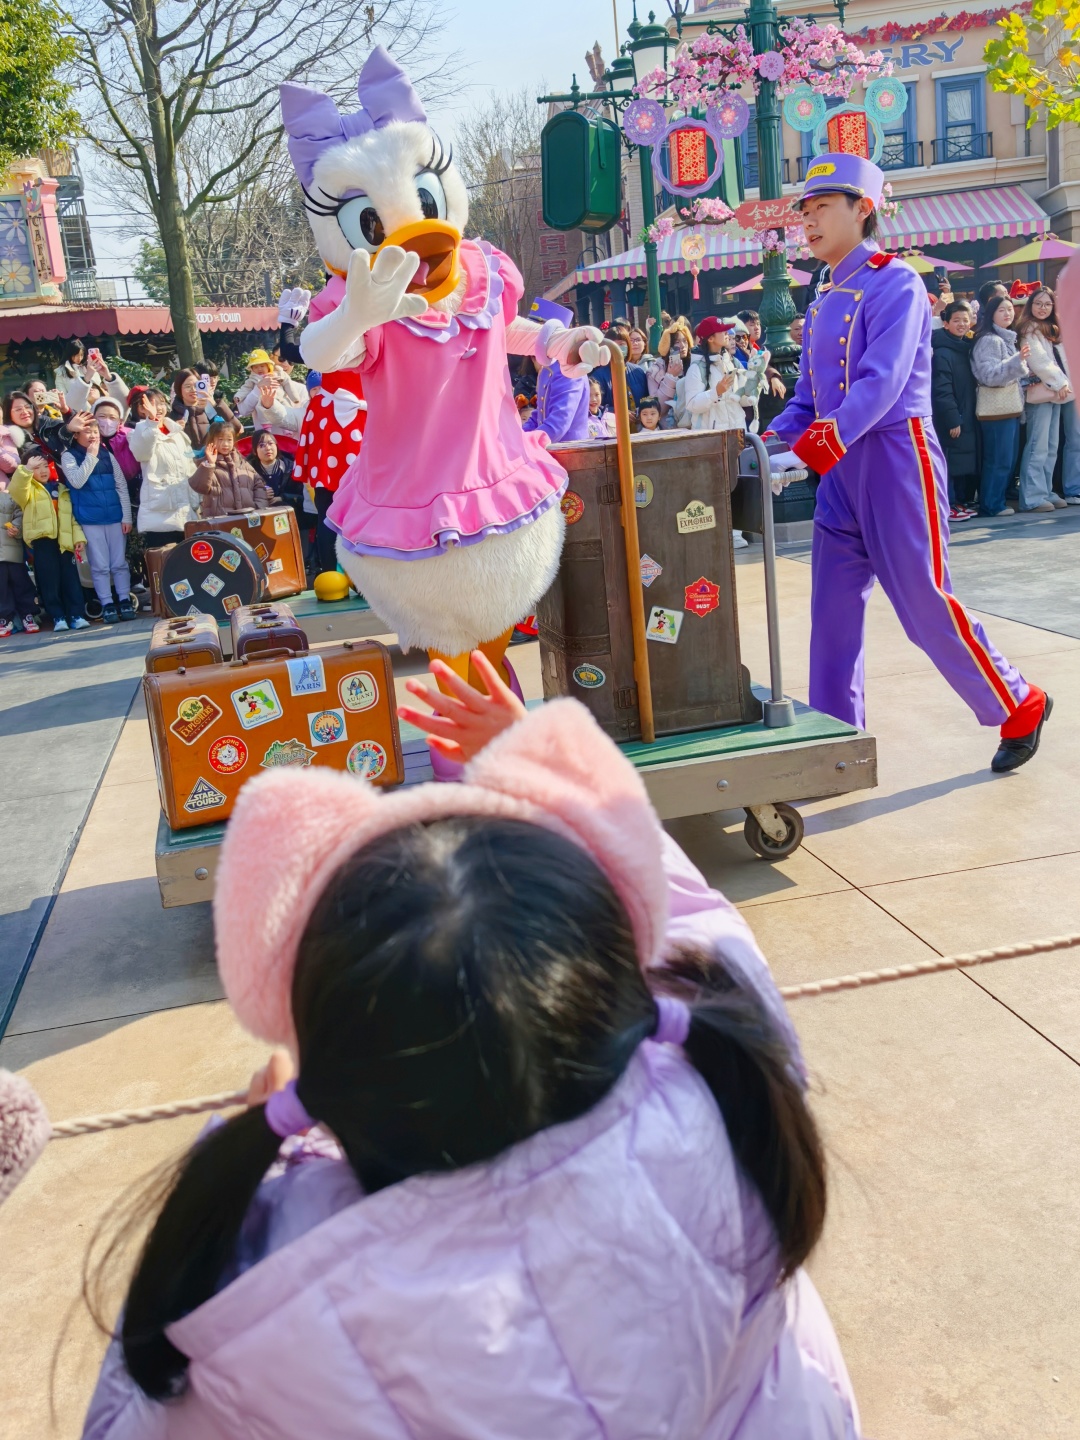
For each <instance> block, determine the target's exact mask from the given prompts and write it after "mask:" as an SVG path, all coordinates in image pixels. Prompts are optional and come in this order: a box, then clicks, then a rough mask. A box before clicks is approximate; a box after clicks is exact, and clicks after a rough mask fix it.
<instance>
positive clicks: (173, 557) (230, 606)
mask: <svg viewBox="0 0 1080 1440" xmlns="http://www.w3.org/2000/svg"><path fill="white" fill-rule="evenodd" d="M265 594H266V568H265V566H264V565H263V563H262V561H261V560H260V559H259V557H258V555H256V553H255V551H254V549H253V548H252V547H251V546H250V545H249V544H248V543H247V541H246V540H241V539H239V537H238V536H236V535H232V534H230V533H229V532H228V531H222V530H204V531H203V532H202V533H201V534H199V535H189V536H188V537H187V539H186V540H181V541H179V543H178V544H177V545H175V546H174V547H173V549H172V550H171V551H170V552H169V554H168V555H167V556H166V557H165V562H164V564H163V565H162V568H161V597H162V599H163V600H164V601H165V605H166V607H167V608H168V611H169V614H170V615H194V614H196V613H198V612H201V613H202V614H204V615H212V616H213V617H214V619H215V620H217V621H218V622H219V624H222V625H227V624H228V623H229V616H230V615H231V614H232V612H233V611H234V610H238V609H239V608H240V606H241V605H251V604H254V603H255V602H256V601H258V600H261V599H262V598H263V596H264V595H265Z"/></svg>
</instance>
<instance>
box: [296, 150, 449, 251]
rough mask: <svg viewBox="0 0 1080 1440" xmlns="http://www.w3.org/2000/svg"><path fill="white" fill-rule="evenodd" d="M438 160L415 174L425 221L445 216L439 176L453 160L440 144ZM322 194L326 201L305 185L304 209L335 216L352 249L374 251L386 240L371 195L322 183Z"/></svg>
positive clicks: (314, 213) (444, 201)
mask: <svg viewBox="0 0 1080 1440" xmlns="http://www.w3.org/2000/svg"><path fill="white" fill-rule="evenodd" d="M439 159H440V160H441V161H442V162H443V165H442V169H441V170H438V169H433V168H428V169H426V170H422V171H421V172H420V174H419V175H417V177H416V192H417V195H418V196H419V199H420V209H421V211H422V212H423V216H424V219H425V220H445V219H446V192H445V191H444V189H443V184H442V180H441V179H440V178H439V177H440V175H442V174H445V172H446V170H447V169H449V166H450V160H449V159H448V158H445V157H444V156H443V153H442V147H441V146H439ZM319 193H320V195H324V196H326V199H325V201H324V200H318V199H316V198H315V197H314V196H313V195H312V194H311V193H310V192H309V191H308V190H307V189H306V188H304V209H305V210H307V211H309V213H310V214H312V215H319V216H323V217H326V218H328V219H329V218H331V217H334V218H336V220H337V223H338V227H339V229H340V230H341V233H342V234H343V235H344V236H345V239H346V240H347V241H348V242H349V245H350V247H351V248H352V249H353V250H367V251H369V252H370V253H371V254H374V253H375V251H376V250H377V249H378V248H379V246H380V245H381V244H382V243H383V241H384V240H385V239H386V227H385V226H384V225H383V222H382V218H381V217H380V215H379V212H378V210H376V208H375V205H374V203H373V201H372V199H371V197H370V196H369V195H365V194H364V192H363V191H360V192H359V193H358V194H353V195H342V196H337V195H327V193H326V191H325V190H323V189H322V187H321V186H320V188H319Z"/></svg>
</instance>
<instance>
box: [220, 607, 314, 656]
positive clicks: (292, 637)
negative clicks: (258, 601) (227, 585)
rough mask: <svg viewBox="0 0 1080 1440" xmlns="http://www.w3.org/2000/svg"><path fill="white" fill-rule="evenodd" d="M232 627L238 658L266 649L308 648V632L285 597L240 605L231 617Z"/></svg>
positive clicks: (234, 651) (230, 627) (296, 652)
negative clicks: (284, 599)
mask: <svg viewBox="0 0 1080 1440" xmlns="http://www.w3.org/2000/svg"><path fill="white" fill-rule="evenodd" d="M229 629H230V630H231V632H232V653H233V658H234V659H236V660H239V659H240V658H241V656H243V655H257V654H258V653H259V652H260V651H264V650H291V651H292V653H293V654H294V655H299V654H300V652H301V651H302V650H306V649H307V648H308V637H307V635H306V634H305V632H304V631H303V630H301V628H300V626H299V624H298V623H297V620H296V616H295V615H294V614H293V612H292V611H291V610H290V609H289V607H288V605H286V604H285V602H284V601H283V600H279V601H278V602H277V604H269V603H265V604H262V605H241V606H240V609H239V610H234V611H233V613H232V614H231V615H230V616H229Z"/></svg>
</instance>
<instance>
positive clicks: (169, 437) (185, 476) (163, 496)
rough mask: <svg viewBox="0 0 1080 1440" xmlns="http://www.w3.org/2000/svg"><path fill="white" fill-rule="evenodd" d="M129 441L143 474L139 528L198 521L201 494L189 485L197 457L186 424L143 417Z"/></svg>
mask: <svg viewBox="0 0 1080 1440" xmlns="http://www.w3.org/2000/svg"><path fill="white" fill-rule="evenodd" d="M162 426H164V429H162ZM128 443H129V445H130V446H131V453H132V455H134V457H135V459H136V460H138V462H139V463H140V465H141V466H142V474H143V479H142V490H141V492H140V495H139V514H138V519H137V520H136V529H138V530H183V528H184V526H185V525H186V524H187V522H188V521H189V520H197V519H198V516H199V498H200V497H199V496H198V495H197V494H196V493H195V492H194V491H193V490H192V488H191V486H190V485H189V484H188V481H189V480H190V478H191V476H192V475H194V473H195V456H194V455H193V453H192V450H191V441H190V440H189V439H188V437H187V435H186V434H185V433H184V427H183V426H182V425H179V424H177V422H176V421H175V420H163V421H161V423H160V424H159V423H158V422H157V421H156V420H140V421H139V423H138V424H137V425H136V426H135V429H134V430H132V431H131V434H130V435H129V437H128Z"/></svg>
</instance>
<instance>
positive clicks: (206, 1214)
mask: <svg viewBox="0 0 1080 1440" xmlns="http://www.w3.org/2000/svg"><path fill="white" fill-rule="evenodd" d="M264 1109H265V1107H264V1106H262V1105H255V1106H252V1107H251V1109H249V1110H245V1111H244V1113H243V1114H242V1115H237V1116H234V1117H233V1119H231V1120H228V1121H226V1123H225V1124H223V1125H218V1126H216V1127H215V1128H214V1129H212V1130H210V1131H209V1132H208V1133H207V1134H206V1135H205V1136H204V1137H203V1138H202V1139H201V1140H200V1141H199V1142H198V1144H196V1145H195V1146H194V1147H193V1148H192V1149H191V1150H189V1151H188V1152H187V1154H186V1155H185V1156H184V1159H183V1161H182V1163H181V1166H180V1170H179V1173H178V1174H177V1175H176V1176H175V1179H174V1178H173V1176H172V1175H170V1176H169V1177H168V1183H169V1184H170V1185H171V1188H170V1189H169V1191H168V1195H167V1198H166V1200H165V1202H164V1205H163V1206H162V1207H161V1210H160V1213H159V1214H158V1216H157V1219H156V1221H155V1222H154V1226H153V1229H152V1230H151V1231H150V1234H149V1236H148V1238H147V1240H146V1244H145V1245H144V1246H143V1250H142V1255H141V1256H140V1258H139V1262H138V1265H137V1267H136V1270H135V1275H134V1278H133V1280H132V1282H131V1288H130V1289H129V1291H128V1295H127V1301H126V1304H125V1308H124V1314H123V1319H122V1321H121V1325H120V1337H119V1338H120V1343H121V1345H122V1347H123V1351H124V1362H125V1364H126V1365H127V1368H128V1371H129V1372H130V1374H131V1376H132V1378H133V1379H134V1380H135V1381H136V1383H137V1384H138V1385H139V1386H140V1387H141V1388H142V1389H143V1390H144V1391H145V1392H146V1394H147V1395H149V1396H150V1397H151V1398H152V1399H154V1400H166V1399H168V1398H169V1397H170V1396H172V1395H176V1394H178V1393H179V1391H180V1390H181V1389H182V1388H183V1381H184V1376H185V1374H186V1372H187V1367H188V1357H187V1356H186V1355H185V1354H183V1353H182V1351H180V1350H178V1349H177V1348H176V1346H175V1345H173V1344H172V1342H171V1341H170V1340H169V1339H168V1337H167V1336H166V1334H165V1328H166V1326H168V1325H171V1324H172V1323H173V1321H175V1320H179V1319H181V1317H182V1316H184V1315H187V1314H190V1312H191V1311H192V1310H194V1309H195V1308H196V1307H197V1306H199V1305H201V1304H203V1302H204V1301H206V1300H209V1299H210V1297H211V1296H212V1295H214V1294H215V1293H216V1291H217V1290H218V1288H219V1286H220V1281H221V1277H222V1274H223V1272H224V1271H225V1268H226V1266H227V1265H228V1264H229V1262H230V1261H231V1260H232V1259H233V1257H234V1255H235V1253H236V1242H237V1238H238V1236H239V1234H240V1227H241V1226H242V1224H243V1222H244V1216H245V1215H246V1214H247V1211H248V1207H249V1206H250V1204H251V1201H252V1199H253V1197H254V1195H255V1191H256V1190H257V1189H258V1187H259V1183H260V1182H261V1181H262V1179H263V1177H264V1176H265V1174H266V1172H267V1170H269V1168H270V1166H271V1165H272V1164H273V1163H274V1159H275V1158H276V1156H277V1153H278V1150H279V1149H280V1147H281V1138H280V1136H278V1135H275V1134H274V1133H273V1131H272V1130H271V1129H270V1126H269V1125H268V1124H267V1123H266V1118H265V1113H264ZM158 1195H160V1191H158ZM146 1199H147V1202H148V1204H152V1203H154V1201H153V1197H149V1196H148V1197H146ZM146 1208H147V1206H146V1205H143V1206H142V1207H141V1214H142V1216H145V1211H146ZM139 1219H140V1215H135V1216H134V1217H132V1221H131V1222H129V1227H128V1228H132V1227H133V1226H134V1225H135V1224H137V1223H138V1222H139ZM123 1238H125V1237H124V1236H121V1237H120V1239H119V1240H114V1241H113V1243H112V1244H111V1245H110V1246H109V1247H108V1249H107V1250H106V1253H105V1256H104V1259H103V1261H102V1263H101V1265H100V1266H99V1267H98V1269H97V1272H96V1273H95V1275H94V1276H93V1277H92V1280H91V1282H90V1285H89V1289H90V1290H93V1291H95V1292H96V1294H94V1295H91V1294H90V1293H88V1294H87V1299H88V1301H90V1302H91V1309H92V1310H93V1311H94V1313H95V1314H96V1315H97V1316H98V1317H99V1323H100V1316H101V1311H102V1308H103V1307H102V1305H101V1303H100V1302H98V1301H97V1294H100V1293H101V1290H100V1286H101V1281H102V1271H103V1270H104V1269H105V1268H106V1267H108V1266H109V1263H110V1261H111V1260H113V1259H118V1258H119V1257H118V1253H117V1252H118V1251H119V1250H120V1248H121V1245H120V1241H121V1240H122V1239H123Z"/></svg>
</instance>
